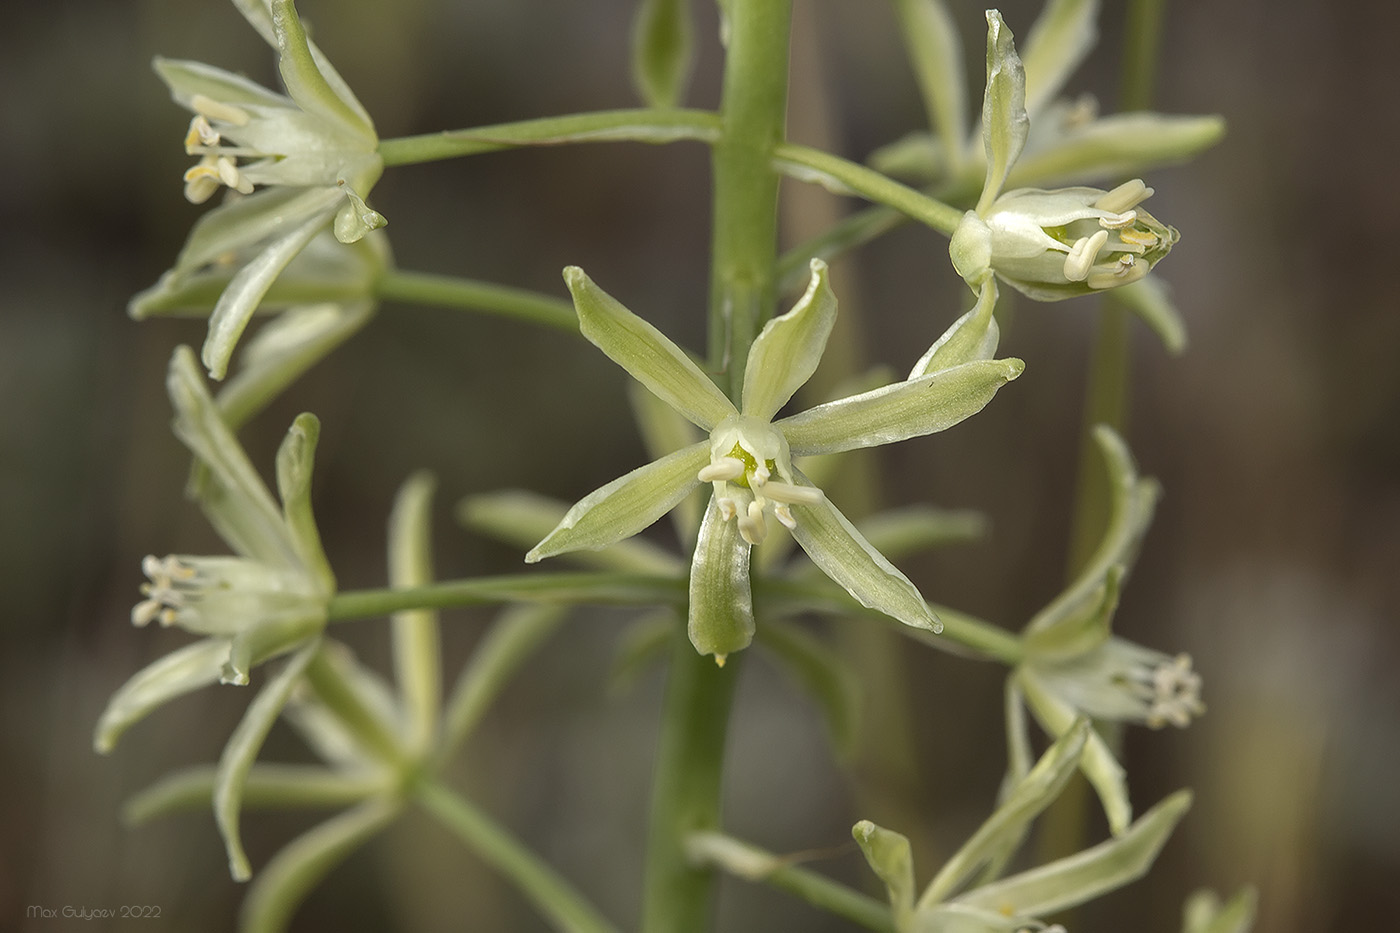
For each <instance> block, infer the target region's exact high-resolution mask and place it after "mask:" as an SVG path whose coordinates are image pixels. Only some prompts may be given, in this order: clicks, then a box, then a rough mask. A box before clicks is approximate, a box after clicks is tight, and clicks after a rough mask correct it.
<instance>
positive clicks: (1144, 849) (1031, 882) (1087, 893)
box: [956, 790, 1191, 916]
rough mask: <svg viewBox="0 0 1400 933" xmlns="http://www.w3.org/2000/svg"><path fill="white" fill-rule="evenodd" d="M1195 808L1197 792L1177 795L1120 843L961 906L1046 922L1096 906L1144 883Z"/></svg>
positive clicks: (989, 888)
mask: <svg viewBox="0 0 1400 933" xmlns="http://www.w3.org/2000/svg"><path fill="white" fill-rule="evenodd" d="M1190 807H1191V792H1190V791H1187V790H1181V791H1177V792H1176V793H1175V794H1172V795H1171V796H1170V797H1168V798H1167V799H1165V800H1163V801H1162V802H1161V803H1159V804H1157V806H1155V807H1153V808H1152V809H1151V810H1149V811H1147V812H1146V813H1144V814H1143V815H1142V818H1141V819H1139V820H1138V821H1137V822H1136V823H1134V824H1133V825H1132V826H1131V827H1130V828H1128V829H1127V831H1125V832H1124V833H1123V834H1122V835H1120V836H1118V837H1117V838H1115V839H1110V840H1108V841H1107V842H1103V843H1100V844H1099V845H1096V846H1094V847H1093V848H1092V849H1085V850H1084V851H1083V852H1080V853H1078V854H1076V855H1071V856H1069V857H1067V858H1062V859H1059V860H1058V861H1054V862H1051V863H1050V864H1049V865H1042V866H1040V867H1039V868H1032V869H1031V870H1029V871H1025V872H1022V873H1021V874H1019V875H1012V876H1011V877H1010V878H1004V879H1002V880H1000V881H995V882H993V883H991V884H988V885H983V886H982V887H980V888H978V889H977V890H975V891H972V892H969V893H968V894H966V895H964V896H963V897H960V898H958V899H957V901H956V903H960V904H967V905H969V906H972V907H983V908H986V909H988V910H1010V911H1011V912H1013V913H1016V914H1021V915H1039V916H1043V915H1045V914H1050V913H1054V912H1055V911H1057V910H1063V909H1064V908H1066V907H1073V906H1075V905H1076V904H1082V903H1084V902H1085V901H1089V900H1092V899H1093V898H1096V897H1098V896H1099V895H1101V894H1105V893H1107V892H1109V891H1112V890H1114V889H1116V888H1120V887H1122V886H1123V885H1125V884H1128V883H1129V882H1131V881H1135V880H1137V879H1138V878H1140V877H1142V876H1143V875H1144V874H1145V873H1146V872H1147V870H1148V869H1149V868H1151V867H1152V863H1153V861H1155V860H1156V858H1157V853H1158V852H1160V851H1161V850H1162V846H1164V845H1165V844H1166V842H1167V839H1168V838H1169V837H1170V836H1171V834H1172V830H1174V829H1175V828H1176V824H1177V823H1178V822H1180V820H1181V818H1182V817H1183V816H1185V815H1186V811H1187V810H1188V809H1190Z"/></svg>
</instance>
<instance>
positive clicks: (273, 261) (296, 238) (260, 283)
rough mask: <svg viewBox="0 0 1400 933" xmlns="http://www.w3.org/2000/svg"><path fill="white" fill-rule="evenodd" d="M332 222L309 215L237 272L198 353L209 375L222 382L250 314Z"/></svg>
mask: <svg viewBox="0 0 1400 933" xmlns="http://www.w3.org/2000/svg"><path fill="white" fill-rule="evenodd" d="M326 193H328V194H329V195H330V196H331V197H332V198H334V199H339V197H340V196H341V193H340V192H339V191H337V190H335V189H333V188H332V189H327V192H326ZM330 219H331V212H330V211H323V212H321V213H318V214H313V215H311V217H310V218H308V219H307V220H305V221H304V222H303V223H302V224H301V225H300V226H298V227H295V228H293V229H291V230H289V231H287V233H286V234H284V235H283V236H280V237H278V238H277V239H275V240H273V241H272V242H271V243H269V244H268V245H267V247H266V248H264V249H263V251H262V252H260V253H258V255H257V256H256V257H254V259H253V260H252V261H251V262H249V263H248V264H247V265H246V266H244V267H243V268H242V269H240V270H239V271H238V274H237V275H235V276H234V277H233V279H232V280H231V281H230V282H229V284H228V288H226V289H224V293H223V294H222V295H220V296H219V303H218V304H216V305H215V306H214V310H213V312H212V313H211V314H210V315H209V336H208V337H207V338H206V339H205V341H204V348H203V350H202V351H201V354H200V355H201V357H202V358H203V361H204V365H205V366H207V367H208V368H209V375H210V376H211V377H213V378H214V379H222V378H224V376H225V375H226V374H227V373H228V363H229V358H230V357H232V356H233V348H234V345H235V344H237V343H238V338H239V337H240V336H242V334H243V329H244V328H245V327H247V326H248V321H249V320H250V319H252V317H253V312H254V311H256V310H257V309H258V303H259V302H260V301H262V298H263V295H265V294H267V290H268V289H269V288H271V287H272V283H273V282H274V281H275V280H276V279H277V276H279V275H281V273H282V270H283V269H285V268H287V264H288V263H290V262H291V261H292V260H293V259H294V258H296V255H297V253H299V252H301V251H302V250H303V249H305V248H306V244H308V243H310V242H311V240H312V238H314V237H315V236H316V234H317V233H320V232H321V228H322V227H324V226H325V225H326V223H327V222H328V221H329V220H330Z"/></svg>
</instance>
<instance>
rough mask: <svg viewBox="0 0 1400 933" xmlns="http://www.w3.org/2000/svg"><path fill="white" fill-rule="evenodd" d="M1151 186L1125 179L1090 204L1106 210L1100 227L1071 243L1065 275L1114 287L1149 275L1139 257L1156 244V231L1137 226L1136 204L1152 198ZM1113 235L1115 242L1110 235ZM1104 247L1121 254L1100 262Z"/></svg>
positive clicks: (1095, 207)
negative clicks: (1138, 259) (1110, 259)
mask: <svg viewBox="0 0 1400 933" xmlns="http://www.w3.org/2000/svg"><path fill="white" fill-rule="evenodd" d="M1152 193H1153V192H1152V189H1151V188H1149V187H1147V185H1145V184H1143V183H1142V179H1139V178H1135V179H1133V180H1132V181H1128V182H1124V183H1123V184H1121V185H1119V186H1118V187H1117V188H1114V189H1113V190H1112V191H1109V192H1107V193H1105V194H1104V195H1103V197H1101V198H1099V199H1098V200H1097V201H1095V202H1094V203H1093V204H1092V205H1091V206H1092V207H1093V208H1094V209H1096V210H1100V211H1104V212H1105V216H1102V217H1100V218H1099V227H1100V229H1099V230H1096V231H1095V232H1094V233H1092V234H1090V235H1088V236H1082V237H1080V238H1079V239H1077V240H1075V242H1074V244H1073V245H1072V246H1070V250H1069V254H1068V255H1067V256H1065V278H1066V279H1068V280H1069V281H1071V282H1084V283H1085V284H1087V285H1088V286H1089V287H1090V288H1112V287H1114V286H1116V285H1124V284H1127V283H1128V282H1132V281H1135V280H1137V279H1140V278H1142V277H1143V276H1144V275H1146V274H1147V268H1146V266H1143V265H1140V264H1139V263H1138V261H1137V257H1138V256H1140V255H1142V254H1143V253H1145V252H1146V251H1147V250H1149V249H1151V248H1152V247H1154V246H1156V245H1157V242H1158V237H1157V234H1155V233H1153V232H1152V231H1151V230H1149V229H1147V228H1146V227H1143V226H1139V225H1138V212H1137V211H1136V210H1134V208H1135V207H1137V205H1139V204H1141V203H1142V202H1143V201H1146V200H1147V199H1148V198H1150V197H1152ZM1111 235H1112V236H1113V237H1114V241H1113V243H1112V245H1110V244H1109V239H1110V236H1111ZM1105 249H1107V251H1108V252H1109V253H1118V254H1119V255H1118V258H1117V259H1116V260H1115V261H1113V262H1111V263H1100V262H1099V261H1098V260H1099V254H1100V253H1101V252H1103V251H1104V250H1105Z"/></svg>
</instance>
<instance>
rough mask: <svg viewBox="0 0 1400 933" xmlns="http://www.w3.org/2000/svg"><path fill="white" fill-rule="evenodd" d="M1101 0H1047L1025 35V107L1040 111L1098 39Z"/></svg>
mask: <svg viewBox="0 0 1400 933" xmlns="http://www.w3.org/2000/svg"><path fill="white" fill-rule="evenodd" d="M1098 17H1099V0H1048V2H1047V3H1046V4H1045V8H1044V10H1042V11H1041V14H1040V16H1039V18H1037V19H1036V21H1035V23H1034V24H1033V25H1032V26H1031V29H1030V32H1029V33H1027V35H1026V42H1025V54H1024V55H1023V56H1022V61H1023V62H1024V63H1025V69H1026V111H1027V112H1028V113H1032V114H1035V113H1039V112H1040V109H1041V107H1043V106H1045V105H1046V104H1048V103H1049V102H1050V101H1052V100H1054V98H1055V95H1057V94H1059V93H1060V88H1062V87H1064V84H1065V81H1066V80H1067V79H1068V78H1069V76H1070V75H1071V74H1072V73H1073V72H1074V69H1076V68H1078V67H1079V63H1080V62H1082V61H1084V57H1085V56H1086V55H1088V54H1089V50H1090V49H1092V48H1093V47H1094V43H1095V42H1096V41H1097V40H1098V28H1097V22H1098Z"/></svg>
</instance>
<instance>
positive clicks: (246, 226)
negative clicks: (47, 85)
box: [133, 0, 384, 378]
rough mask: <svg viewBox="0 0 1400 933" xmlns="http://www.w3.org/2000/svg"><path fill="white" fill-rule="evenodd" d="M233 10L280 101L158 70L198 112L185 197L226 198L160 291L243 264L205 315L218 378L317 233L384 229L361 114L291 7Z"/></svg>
mask: <svg viewBox="0 0 1400 933" xmlns="http://www.w3.org/2000/svg"><path fill="white" fill-rule="evenodd" d="M234 2H235V5H236V6H237V7H238V8H239V10H240V11H241V12H242V13H243V15H244V17H245V18H247V20H248V22H249V23H250V24H251V25H252V26H253V27H254V28H255V29H256V30H257V31H258V32H259V33H260V34H261V35H262V36H263V38H264V39H266V40H267V41H268V43H269V44H271V45H272V47H273V48H274V49H276V50H277V53H278V69H279V71H280V72H281V75H282V82H283V84H284V85H285V86H286V90H287V93H286V94H285V95H284V94H278V93H276V92H273V91H270V90H267V89H266V88H263V87H261V86H260V85H257V84H255V83H253V82H251V81H249V80H248V79H247V78H244V77H242V76H240V75H236V74H233V73H231V72H228V71H224V70H222V69H219V68H214V67H212V66H209V65H205V64H201V63H199V62H190V61H176V60H172V59H160V58H158V59H156V62H155V68H156V72H157V73H158V74H159V75H160V77H161V79H162V80H164V81H165V83H166V84H167V85H168V86H169V87H170V91H171V94H172V95H173V96H174V98H175V100H176V102H177V103H179V104H180V105H182V106H184V107H186V108H188V109H189V110H191V111H193V113H194V117H193V119H192V120H191V122H190V127H189V131H188V133H187V134H186V136H185V149H186V151H187V152H188V153H189V154H190V155H193V156H198V157H199V162H198V163H197V164H196V165H195V166H194V167H192V168H191V169H189V171H187V172H186V173H185V196H186V197H187V198H189V200H191V201H193V202H195V203H201V202H203V201H205V200H208V199H209V198H210V197H211V196H212V195H213V194H214V193H215V192H216V191H218V190H219V189H220V188H224V187H227V188H228V189H230V192H231V193H230V196H229V199H228V200H226V201H225V202H224V203H223V204H222V205H220V206H219V207H217V208H215V209H214V210H213V211H212V212H210V213H209V214H208V215H206V216H205V217H203V218H201V220H200V221H199V223H198V224H196V225H195V228H194V230H193V231H192V232H191V234H190V239H189V242H188V243H187V245H186V247H185V249H184V251H183V252H182V253H181V255H180V258H179V259H178V260H177V261H176V264H175V267H174V268H173V269H172V270H171V271H170V272H169V273H167V277H171V276H173V277H174V278H175V281H174V282H171V283H166V284H170V285H178V284H179V280H180V279H182V278H185V277H189V276H192V275H195V274H198V273H199V272H201V271H203V270H204V269H205V268H206V267H207V266H209V265H210V264H211V263H215V262H217V261H220V260H221V259H222V258H223V257H226V256H229V255H243V256H244V257H245V258H244V260H243V265H242V267H241V268H240V269H239V270H238V271H237V272H236V273H235V274H234V275H233V276H232V277H231V280H230V281H229V284H228V286H227V287H226V288H225V289H224V291H223V294H222V295H221V296H220V298H219V300H218V303H217V304H216V305H215V307H214V310H213V313H212V314H211V316H210V318H209V337H208V340H207V341H206V342H205V345H204V350H203V353H202V356H203V360H204V364H205V366H206V367H208V369H209V372H210V375H212V376H214V377H215V378H223V375H224V373H225V371H226V370H227V367H228V360H229V356H230V354H231V353H232V352H233V346H234V344H235V343H236V342H237V340H238V337H239V335H240V334H241V333H242V332H243V328H244V327H246V326H247V324H248V319H249V318H250V317H251V316H252V314H253V311H254V310H255V309H256V308H257V306H258V303H259V302H260V301H261V300H262V297H263V296H264V295H265V294H266V293H267V291H268V289H269V288H270V287H271V286H272V283H273V282H274V281H275V280H276V279H277V277H278V275H280V274H281V272H282V270H283V269H285V268H286V267H287V264H288V263H289V262H291V260H292V258H293V257H295V256H296V255H297V254H298V253H300V252H301V251H302V250H303V249H304V248H305V247H306V245H307V244H308V243H310V242H311V241H312V239H313V238H314V237H315V236H316V235H317V234H318V233H319V232H320V231H321V230H323V229H325V228H326V227H328V226H330V227H332V229H333V230H334V232H335V235H336V237H337V238H338V239H339V240H340V241H341V242H344V243H352V242H354V241H356V240H358V239H360V238H361V237H362V236H364V235H365V234H366V233H368V232H369V231H370V230H373V229H375V228H376V227H382V226H383V225H384V218H383V217H381V216H380V215H379V214H378V213H376V212H375V211H373V210H371V209H370V208H369V207H368V206H367V205H366V204H365V201H364V199H365V197H366V196H367V195H368V193H369V190H370V188H371V187H372V186H373V185H374V183H375V182H376V181H377V180H378V179H379V176H380V173H381V172H382V170H383V162H382V160H381V159H380V157H379V154H378V147H379V140H378V136H377V135H376V134H375V131H374V124H373V123H372V122H371V121H370V118H369V115H368V114H367V113H366V112H365V109H364V107H362V106H361V105H360V102H359V101H358V100H356V98H355V95H354V94H353V93H351V91H350V89H349V87H347V86H346V84H345V82H344V80H343V79H342V78H341V77H340V75H339V74H338V73H337V72H336V70H335V69H334V68H332V67H331V65H330V62H328V61H327V60H326V58H325V56H324V55H322V54H321V52H320V50H319V49H317V48H316V46H315V45H314V44H313V43H312V42H311V41H310V40H309V39H308V38H307V36H306V31H305V29H304V27H303V26H302V23H301V21H300V20H299V19H298V18H297V13H296V9H295V7H293V5H292V0H234ZM258 188H262V189H263V190H260V191H259V190H256V189H258ZM215 247H217V249H215ZM137 310H138V309H136V308H135V307H133V313H135V312H136V311H137Z"/></svg>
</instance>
